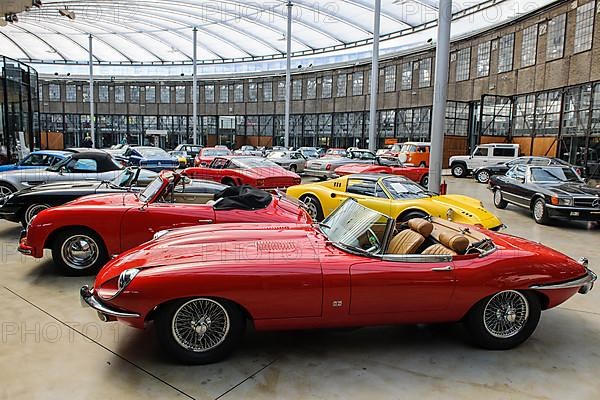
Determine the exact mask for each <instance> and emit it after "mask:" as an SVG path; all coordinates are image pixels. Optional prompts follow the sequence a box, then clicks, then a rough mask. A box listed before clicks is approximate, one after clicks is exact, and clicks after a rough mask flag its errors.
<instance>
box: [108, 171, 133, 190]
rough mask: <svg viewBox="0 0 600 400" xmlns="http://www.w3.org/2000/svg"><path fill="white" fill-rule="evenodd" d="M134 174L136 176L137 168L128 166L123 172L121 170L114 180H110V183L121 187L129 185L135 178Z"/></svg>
mask: <svg viewBox="0 0 600 400" xmlns="http://www.w3.org/2000/svg"><path fill="white" fill-rule="evenodd" d="M134 176H135V170H132V169H131V168H126V169H124V170H123V172H121V173H120V174H119V175H117V176H116V177H115V178H114V179H113V180H112V181H110V183H111V184H112V185H114V186H119V187H125V186H129V184H130V183H131V180H132V179H133V177H134Z"/></svg>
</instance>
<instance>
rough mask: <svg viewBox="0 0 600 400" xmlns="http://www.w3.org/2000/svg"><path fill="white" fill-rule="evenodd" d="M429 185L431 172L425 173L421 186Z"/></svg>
mask: <svg viewBox="0 0 600 400" xmlns="http://www.w3.org/2000/svg"><path fill="white" fill-rule="evenodd" d="M427 185H429V174H425V175H423V177H422V178H421V186H423V187H424V188H426V189H427Z"/></svg>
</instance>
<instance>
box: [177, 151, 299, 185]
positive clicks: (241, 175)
mask: <svg viewBox="0 0 600 400" xmlns="http://www.w3.org/2000/svg"><path fill="white" fill-rule="evenodd" d="M183 174H184V175H187V176H189V177H190V178H195V179H207V180H209V181H215V182H220V183H222V184H224V185H229V186H237V185H252V186H254V187H257V188H259V189H276V188H286V187H288V186H293V185H298V184H300V176H298V175H297V174H296V173H294V172H292V171H289V170H287V169H285V168H282V167H280V166H279V165H277V164H275V163H274V162H272V161H269V160H267V159H264V158H261V157H248V156H227V157H215V158H214V159H213V160H212V162H211V163H210V164H209V165H208V166H205V167H202V166H200V167H192V168H186V169H185V170H183Z"/></svg>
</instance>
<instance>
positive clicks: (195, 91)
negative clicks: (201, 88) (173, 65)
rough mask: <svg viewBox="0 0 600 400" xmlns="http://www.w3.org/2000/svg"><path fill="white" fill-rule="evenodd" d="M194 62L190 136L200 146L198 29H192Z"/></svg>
mask: <svg viewBox="0 0 600 400" xmlns="http://www.w3.org/2000/svg"><path fill="white" fill-rule="evenodd" d="M193 42H194V51H193V53H194V61H193V76H192V97H193V100H192V105H193V107H194V111H193V112H192V115H193V117H192V118H193V122H192V135H193V143H194V144H202V140H200V142H198V28H196V27H194V40H193Z"/></svg>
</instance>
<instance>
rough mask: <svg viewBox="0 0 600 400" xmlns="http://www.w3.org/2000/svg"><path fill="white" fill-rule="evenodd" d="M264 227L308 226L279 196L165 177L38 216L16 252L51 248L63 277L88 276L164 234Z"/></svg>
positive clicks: (291, 204) (306, 219)
mask: <svg viewBox="0 0 600 400" xmlns="http://www.w3.org/2000/svg"><path fill="white" fill-rule="evenodd" d="M265 221H270V222H294V223H307V222H310V221H311V220H310V217H309V216H308V214H307V213H306V211H304V209H303V208H301V206H300V203H298V202H296V201H294V200H291V199H290V200H288V199H287V198H285V197H283V195H280V194H278V195H271V194H269V193H267V192H264V191H262V190H258V189H255V188H250V187H246V186H243V187H236V188H231V187H228V186H224V185H221V184H218V183H214V182H207V181H194V180H189V179H187V178H183V179H182V176H181V175H179V174H177V173H174V172H171V171H165V172H163V173H161V175H160V176H159V177H157V178H156V179H155V180H154V181H153V182H152V183H150V184H149V185H148V186H147V187H146V189H144V190H143V191H142V192H140V193H131V192H128V193H112V194H101V195H92V196H85V197H81V198H79V199H77V200H75V201H72V202H70V203H67V204H65V205H62V206H59V207H53V208H50V209H47V210H44V211H42V212H40V213H39V214H37V215H36V216H35V217H34V219H33V220H32V221H31V224H30V225H29V227H28V229H27V231H23V233H22V235H21V240H20V244H19V251H20V252H21V253H23V254H26V255H30V256H33V257H36V258H40V257H43V255H44V249H45V248H49V249H51V250H52V258H53V260H54V263H55V265H57V266H58V267H59V268H60V269H61V270H62V272H64V273H65V274H67V275H82V274H92V273H95V272H97V271H98V270H99V269H100V267H101V266H102V265H104V263H105V262H106V261H108V259H109V258H110V256H113V255H116V254H119V253H121V252H123V251H125V250H128V249H130V248H132V247H135V246H137V245H139V244H141V243H143V242H146V241H148V240H150V239H152V237H153V235H154V234H155V233H156V232H159V231H161V230H164V229H171V228H178V227H185V226H193V225H206V224H217V223H224V222H238V223H248V222H250V223H251V222H265ZM211 229H214V227H212V228H211Z"/></svg>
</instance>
